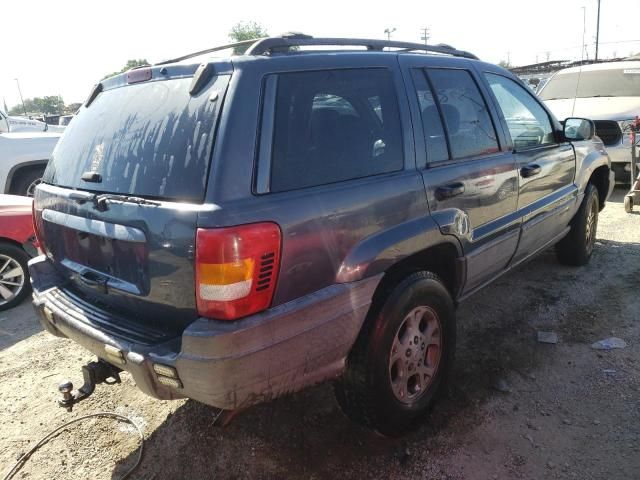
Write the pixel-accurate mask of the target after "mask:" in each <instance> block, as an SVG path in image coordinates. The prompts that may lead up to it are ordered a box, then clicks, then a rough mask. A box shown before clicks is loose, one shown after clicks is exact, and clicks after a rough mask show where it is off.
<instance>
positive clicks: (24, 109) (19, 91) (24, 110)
mask: <svg viewBox="0 0 640 480" xmlns="http://www.w3.org/2000/svg"><path fill="white" fill-rule="evenodd" d="M14 80H15V81H16V84H17V85H18V93H19V94H20V101H21V102H22V111H23V112H24V116H25V117H26V116H27V109H26V107H25V106H24V99H23V98H22V91H21V90H20V82H19V81H18V79H17V78H14Z"/></svg>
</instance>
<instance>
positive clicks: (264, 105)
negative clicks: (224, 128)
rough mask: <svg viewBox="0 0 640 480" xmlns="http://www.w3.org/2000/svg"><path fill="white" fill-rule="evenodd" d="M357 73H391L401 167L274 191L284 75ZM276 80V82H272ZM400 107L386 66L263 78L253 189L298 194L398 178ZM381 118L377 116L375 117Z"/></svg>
mask: <svg viewBox="0 0 640 480" xmlns="http://www.w3.org/2000/svg"><path fill="white" fill-rule="evenodd" d="M345 70H348V71H354V70H384V71H386V72H388V73H389V79H390V81H391V87H392V91H393V95H394V97H395V99H396V105H397V113H398V125H399V127H400V128H399V133H400V142H399V145H400V159H401V162H400V166H399V168H397V169H395V170H392V171H387V172H379V173H374V174H370V175H365V176H361V177H354V178H347V179H344V180H336V181H333V182H326V183H320V184H317V185H310V186H301V187H296V188H289V189H286V190H278V191H272V190H271V180H272V178H271V177H272V171H273V168H272V166H273V140H274V136H275V115H276V100H277V91H278V89H277V85H278V80H279V78H280V76H281V75H288V74H296V73H315V72H328V71H345ZM271 78H275V81H274V80H270V79H271ZM402 108H403V107H402V105H401V98H400V95H399V92H398V87H397V85H396V80H395V72H394V70H393V68H391V67H389V66H385V65H380V66H377V65H376V66H365V67H352V66H346V67H333V68H313V69H310V70H306V69H300V70H286V71H274V72H270V73H268V74H265V75H264V80H263V82H262V94H261V112H260V114H259V127H258V134H257V138H258V139H259V140H258V142H259V143H258V145H257V148H256V161H255V169H254V179H253V182H252V184H253V189H254V193H255V194H256V195H265V194H286V193H287V192H296V191H301V190H307V189H311V188H314V189H315V188H318V187H325V186H329V185H338V184H342V183H345V182H353V181H362V180H363V179H366V178H373V177H375V178H378V177H382V176H385V175H397V174H399V173H402V172H404V171H405V170H406V168H407V166H406V156H407V151H406V150H407V148H406V134H405V131H404V130H405V128H404V121H403V118H402V115H403V111H402ZM374 116H375V117H376V119H378V116H377V114H374Z"/></svg>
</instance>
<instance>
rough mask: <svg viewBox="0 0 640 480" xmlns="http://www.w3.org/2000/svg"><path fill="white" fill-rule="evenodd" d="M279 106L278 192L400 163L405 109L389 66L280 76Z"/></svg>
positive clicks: (274, 172)
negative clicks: (388, 68)
mask: <svg viewBox="0 0 640 480" xmlns="http://www.w3.org/2000/svg"><path fill="white" fill-rule="evenodd" d="M275 107H276V108H275V119H274V120H275V124H274V137H273V152H272V163H271V191H273V192H278V191H284V190H292V189H297V188H304V187H310V186H314V185H323V184H327V183H333V182H339V181H343V180H349V179H352V178H360V177H366V176H369V175H377V174H380V173H386V172H392V171H395V170H400V169H401V168H402V165H403V154H402V133H401V129H400V114H399V111H398V101H397V97H396V92H395V89H394V86H393V80H392V78H391V73H390V72H389V71H388V70H385V69H357V70H356V69H354V70H326V71H318V72H299V73H286V74H281V75H279V76H278V90H277V95H276V106H275Z"/></svg>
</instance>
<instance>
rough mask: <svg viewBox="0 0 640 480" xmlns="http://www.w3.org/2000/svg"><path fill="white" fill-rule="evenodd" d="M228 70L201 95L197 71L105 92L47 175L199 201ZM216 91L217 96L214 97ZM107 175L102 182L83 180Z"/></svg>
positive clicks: (69, 182) (57, 181)
mask: <svg viewBox="0 0 640 480" xmlns="http://www.w3.org/2000/svg"><path fill="white" fill-rule="evenodd" d="M228 80H229V77H228V76H227V75H221V76H219V77H218V78H217V79H216V80H215V83H214V84H213V86H212V87H211V88H210V89H209V90H207V91H204V92H203V93H201V94H199V95H197V96H196V97H191V96H190V95H189V85H190V84H191V78H180V79H174V80H166V81H156V82H148V83H141V84H137V85H130V86H127V87H121V88H115V89H113V90H107V91H105V92H102V93H101V94H100V95H98V97H97V98H96V99H95V100H94V101H93V103H92V104H91V105H90V106H89V108H83V109H82V110H81V112H80V113H79V114H78V116H77V118H75V119H74V121H73V122H71V124H70V125H69V126H68V127H67V129H66V131H65V134H64V135H63V136H62V138H61V139H60V141H59V142H58V145H57V147H56V149H55V150H54V152H53V154H52V157H51V160H50V162H49V165H48V166H47V169H46V171H45V174H44V177H43V181H44V182H46V183H50V184H53V185H58V186H61V187H71V188H79V189H83V190H90V191H97V192H108V193H119V194H126V195H136V196H144V197H156V198H164V199H170V200H178V201H194V202H200V201H202V200H203V199H204V192H205V184H206V177H207V172H208V167H209V161H210V158H211V149H212V148H213V135H214V129H215V120H216V116H217V110H218V108H219V105H220V103H221V99H222V97H223V94H224V90H225V88H226V86H227V83H228ZM213 91H217V92H219V98H218V100H217V101H213V102H212V101H209V99H210V98H211V93H212V92H213ZM89 171H94V172H97V173H99V174H100V175H101V177H102V180H101V181H100V182H99V183H94V182H86V181H83V180H82V179H81V177H82V174H83V173H84V172H89Z"/></svg>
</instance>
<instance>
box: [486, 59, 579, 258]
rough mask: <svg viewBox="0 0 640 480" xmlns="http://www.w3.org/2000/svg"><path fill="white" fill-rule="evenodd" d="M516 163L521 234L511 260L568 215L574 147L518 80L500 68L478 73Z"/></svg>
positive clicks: (556, 231) (547, 238)
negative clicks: (562, 138)
mask: <svg viewBox="0 0 640 480" xmlns="http://www.w3.org/2000/svg"><path fill="white" fill-rule="evenodd" d="M483 75H484V77H485V79H486V81H487V83H488V85H489V89H490V90H491V92H492V94H493V96H494V97H495V100H496V103H497V105H498V106H499V108H500V116H501V121H502V122H503V124H504V125H505V127H506V133H507V134H508V135H509V142H510V144H511V146H512V148H513V152H514V154H515V157H516V161H517V164H518V179H519V196H518V212H519V215H520V216H521V218H522V220H523V224H522V234H521V239H520V243H519V245H518V250H517V253H516V256H515V258H514V262H518V261H520V260H523V259H525V258H526V257H528V256H529V255H531V254H532V253H535V252H536V251H537V250H539V249H541V248H544V247H545V246H546V245H547V244H549V243H550V242H552V241H553V240H554V239H556V238H557V237H558V235H561V234H562V233H563V232H564V231H565V229H566V228H567V225H568V223H569V220H570V215H571V211H572V209H571V207H572V206H573V205H574V204H575V201H576V198H577V197H576V195H577V189H576V187H575V185H574V184H573V179H574V175H575V153H574V150H573V147H572V146H571V144H570V143H568V142H562V143H559V142H558V141H557V138H558V135H557V132H556V131H555V128H554V124H553V122H552V120H551V118H550V116H549V114H548V113H547V111H546V110H545V109H544V107H543V106H542V105H541V103H540V101H538V99H537V98H536V97H535V96H534V95H533V94H532V93H531V92H530V91H529V89H527V88H526V87H524V86H522V85H521V84H520V83H518V82H516V81H515V80H513V79H511V78H508V77H506V76H504V75H502V74H500V73H494V72H488V71H485V72H484V73H483Z"/></svg>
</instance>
